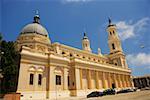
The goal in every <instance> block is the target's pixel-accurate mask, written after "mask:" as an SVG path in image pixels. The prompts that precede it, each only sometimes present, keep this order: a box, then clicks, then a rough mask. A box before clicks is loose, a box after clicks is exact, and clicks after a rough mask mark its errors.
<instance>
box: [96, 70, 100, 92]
mask: <svg viewBox="0 0 150 100" xmlns="http://www.w3.org/2000/svg"><path fill="white" fill-rule="evenodd" d="M95 74H96V88H97V89H100V86H99V78H98V71H96V72H95Z"/></svg>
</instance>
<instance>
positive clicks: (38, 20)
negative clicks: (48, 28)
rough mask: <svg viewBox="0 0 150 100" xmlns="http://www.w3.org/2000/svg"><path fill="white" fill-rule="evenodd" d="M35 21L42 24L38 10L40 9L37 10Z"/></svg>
mask: <svg viewBox="0 0 150 100" xmlns="http://www.w3.org/2000/svg"><path fill="white" fill-rule="evenodd" d="M33 23H38V24H40V16H39V11H38V10H36V11H35V16H34V21H33Z"/></svg>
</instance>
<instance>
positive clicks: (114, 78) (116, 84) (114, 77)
mask: <svg viewBox="0 0 150 100" xmlns="http://www.w3.org/2000/svg"><path fill="white" fill-rule="evenodd" d="M113 80H114V82H115V86H116V88H118V82H117V76H116V74H115V73H114V74H113Z"/></svg>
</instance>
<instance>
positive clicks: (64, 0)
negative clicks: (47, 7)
mask: <svg viewBox="0 0 150 100" xmlns="http://www.w3.org/2000/svg"><path fill="white" fill-rule="evenodd" d="M90 1H94V0H62V2H63V3H79V2H90Z"/></svg>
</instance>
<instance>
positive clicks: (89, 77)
mask: <svg viewBox="0 0 150 100" xmlns="http://www.w3.org/2000/svg"><path fill="white" fill-rule="evenodd" d="M87 76H88V77H87V78H88V89H91V72H90V70H89V69H88V70H87Z"/></svg>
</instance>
